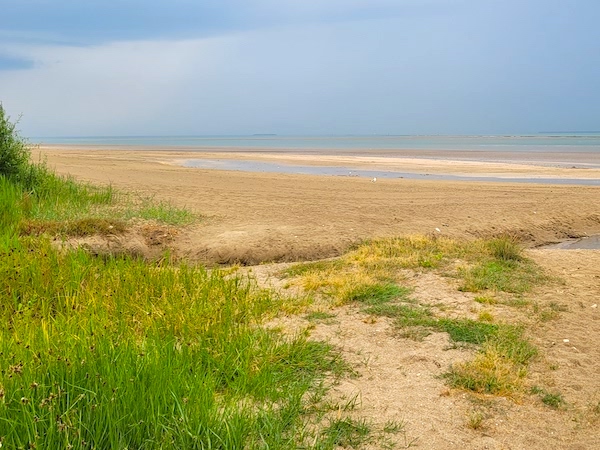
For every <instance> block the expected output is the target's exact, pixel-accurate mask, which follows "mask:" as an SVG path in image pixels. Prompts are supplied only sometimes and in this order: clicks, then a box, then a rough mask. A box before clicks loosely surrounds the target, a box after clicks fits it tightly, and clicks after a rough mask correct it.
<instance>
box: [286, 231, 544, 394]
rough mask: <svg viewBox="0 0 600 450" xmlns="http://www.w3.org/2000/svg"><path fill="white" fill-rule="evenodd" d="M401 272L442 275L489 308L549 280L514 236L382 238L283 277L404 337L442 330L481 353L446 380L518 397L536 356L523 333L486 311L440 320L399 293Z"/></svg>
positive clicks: (297, 267)
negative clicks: (382, 320)
mask: <svg viewBox="0 0 600 450" xmlns="http://www.w3.org/2000/svg"><path fill="white" fill-rule="evenodd" d="M404 269H411V270H413V271H414V270H416V271H423V270H437V271H438V272H441V273H443V274H444V275H446V276H449V277H453V278H457V279H458V280H459V290H462V291H468V292H482V293H483V295H480V296H478V297H476V298H475V301H477V302H479V303H483V304H488V305H495V304H496V303H498V300H496V298H495V297H494V294H495V293H498V292H504V293H509V294H516V295H520V294H523V293H524V292H527V291H528V290H529V289H530V288H531V287H532V286H534V285H536V284H537V283H540V282H541V281H543V280H545V279H546V277H545V275H544V274H543V272H542V271H541V269H540V268H539V267H538V266H536V265H535V264H534V263H533V262H532V261H530V260H529V259H527V258H526V257H525V256H524V255H523V253H522V250H521V248H520V246H519V245H518V243H517V242H516V241H515V240H514V239H512V238H511V237H509V236H500V237H497V238H494V239H490V240H477V241H473V242H464V241H460V242H459V241H455V240H453V239H449V238H446V237H442V236H411V237H406V238H391V239H389V238H388V239H378V240H373V241H368V242H365V243H363V244H361V245H359V246H358V247H356V248H355V249H354V250H352V251H350V252H349V253H347V254H345V255H343V256H342V257H340V258H338V259H334V260H330V261H318V262H314V263H302V264H297V265H295V266H292V267H290V268H288V269H287V270H286V271H285V273H284V276H287V277H289V278H290V279H291V281H290V282H291V283H297V284H298V285H300V286H301V287H302V288H303V289H304V290H305V291H307V292H309V293H313V294H316V295H318V296H320V297H324V298H326V299H329V301H330V302H331V303H332V304H333V305H341V304H347V303H349V302H357V303H359V304H361V305H362V309H363V311H365V312H366V313H369V314H373V315H380V316H386V317H390V318H392V319H393V320H394V323H395V324H396V326H397V327H398V328H399V329H400V335H402V336H405V337H413V338H423V337H424V336H426V335H427V334H429V333H431V332H433V331H444V332H446V333H448V335H449V337H450V339H451V341H453V342H463V343H467V344H474V345H477V346H479V348H480V350H479V352H478V353H477V354H476V356H475V358H474V359H473V360H471V361H467V362H464V363H461V364H455V365H453V367H452V368H451V369H450V370H449V372H448V373H447V374H446V379H447V381H448V383H449V384H450V385H451V386H453V387H460V388H464V389H468V390H472V391H476V392H481V393H490V394H498V395H510V394H511V393H514V392H516V391H521V390H522V388H523V382H524V378H525V375H526V373H527V365H528V363H529V361H530V360H531V358H533V357H534V356H535V355H536V354H537V351H536V349H535V348H534V347H533V346H532V345H531V344H530V343H529V342H528V341H527V340H526V339H525V337H524V328H523V327H522V326H518V325H511V324H505V323H495V322H494V318H493V315H492V314H491V313H490V312H489V311H484V312H482V313H481V314H480V315H479V318H478V320H472V319H468V318H449V317H443V316H436V315H434V314H433V312H432V311H431V308H430V307H428V306H427V305H421V304H418V303H417V302H416V301H415V300H413V299H411V298H410V290H409V289H406V288H404V287H402V286H401V283H402V279H403V270H404ZM507 302H508V303H509V302H510V301H509V300H506V299H505V300H503V303H507Z"/></svg>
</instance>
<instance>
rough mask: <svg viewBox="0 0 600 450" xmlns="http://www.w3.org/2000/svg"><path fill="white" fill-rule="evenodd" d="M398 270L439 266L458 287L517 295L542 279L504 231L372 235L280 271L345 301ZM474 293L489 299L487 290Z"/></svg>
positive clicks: (391, 280) (394, 280)
mask: <svg viewBox="0 0 600 450" xmlns="http://www.w3.org/2000/svg"><path fill="white" fill-rule="evenodd" d="M457 262H458V263H459V264H457ZM402 269H413V270H441V269H444V271H443V273H444V274H446V275H449V276H452V277H456V278H459V279H460V280H461V283H460V287H459V289H460V290H462V291H468V292H484V293H485V292H490V293H493V292H507V293H518V294H522V293H525V292H527V291H528V290H530V289H531V287H533V286H535V285H536V284H539V283H541V282H542V281H544V280H546V276H545V275H544V274H543V272H542V270H541V269H540V268H539V267H538V266H537V265H536V264H534V263H533V262H532V261H531V260H529V259H528V258H526V257H525V256H524V255H523V252H522V250H521V248H520V246H519V245H518V244H517V243H516V242H515V241H514V239H512V238H510V237H507V236H502V237H497V238H494V239H490V240H476V241H472V242H459V241H456V240H452V239H448V238H445V237H428V236H409V237H405V238H386V239H377V240H371V241H367V242H364V243H362V244H360V245H358V246H357V247H356V248H354V249H353V250H351V251H349V252H348V253H346V254H345V255H342V256H341V257H340V258H337V259H334V260H327V261H318V262H312V263H303V264H297V265H294V266H292V267H290V268H288V269H286V270H285V271H284V272H283V273H282V275H283V276H285V277H288V278H291V279H292V282H293V283H296V284H298V285H300V286H301V287H302V288H303V289H304V290H306V291H307V292H309V293H318V294H321V295H323V296H325V297H328V298H330V299H332V300H334V302H335V304H344V303H347V302H351V301H354V300H356V298H355V297H356V293H355V292H356V290H368V286H369V285H371V286H373V288H374V289H381V286H390V285H394V284H398V283H399V282H401V280H402V275H401V271H402ZM478 298H479V299H480V301H482V302H485V301H488V302H493V301H494V300H492V299H493V296H492V295H491V294H486V295H482V296H479V297H478ZM488 299H489V300H488Z"/></svg>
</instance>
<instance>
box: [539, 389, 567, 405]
mask: <svg viewBox="0 0 600 450" xmlns="http://www.w3.org/2000/svg"><path fill="white" fill-rule="evenodd" d="M542 403H544V404H545V405H548V406H550V407H551V408H555V409H558V408H559V407H560V406H562V405H563V404H564V403H565V401H564V400H563V398H562V395H561V394H559V393H556V394H552V393H549V392H548V393H546V394H544V396H543V397H542Z"/></svg>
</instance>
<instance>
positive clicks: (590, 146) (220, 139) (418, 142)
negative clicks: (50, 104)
mask: <svg viewBox="0 0 600 450" xmlns="http://www.w3.org/2000/svg"><path fill="white" fill-rule="evenodd" d="M30 141H31V142H32V143H40V144H67V145H94V146H98V145H107V146H110V145H118V146H124V145H131V146H145V147H162V148H165V147H197V148H239V149H253V148H256V149H258V148H263V149H290V150H300V149H306V150H336V151H340V150H344V149H347V150H361V149H362V150H455V151H456V150H466V151H490V152H503V151H507V152H550V153H553V152H559V153H574V152H583V153H599V154H600V133H576V134H575V133H573V134H571V133H567V134H537V135H528V136H270V135H269V136H258V135H255V136H105V137H98V136H89V137H51V138H50V137H33V138H31V139H30Z"/></svg>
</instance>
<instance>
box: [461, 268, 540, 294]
mask: <svg viewBox="0 0 600 450" xmlns="http://www.w3.org/2000/svg"><path fill="white" fill-rule="evenodd" d="M459 274H460V277H461V278H462V279H463V283H462V284H461V286H460V287H459V290H461V291H465V292H481V291H485V290H492V291H502V292H509V293H517V294H520V293H524V292H527V291H528V290H530V289H531V287H532V286H534V285H535V284H538V283H539V282H541V281H543V280H544V279H545V278H544V277H543V275H542V273H541V272H540V270H539V269H538V267H537V266H536V265H535V264H533V263H532V262H531V261H529V260H521V261H513V260H508V261H506V260H490V261H484V262H481V263H479V264H477V265H475V266H472V267H467V268H463V269H461V270H459Z"/></svg>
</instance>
